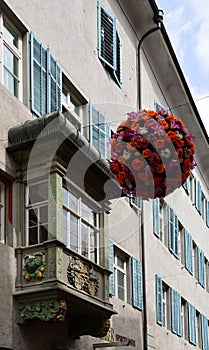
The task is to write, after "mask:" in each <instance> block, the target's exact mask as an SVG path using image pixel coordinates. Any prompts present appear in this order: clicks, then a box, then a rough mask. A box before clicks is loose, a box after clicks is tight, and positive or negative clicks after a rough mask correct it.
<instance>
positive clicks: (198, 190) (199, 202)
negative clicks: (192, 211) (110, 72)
mask: <svg viewBox="0 0 209 350" xmlns="http://www.w3.org/2000/svg"><path fill="white" fill-rule="evenodd" d="M195 207H196V209H197V210H198V211H199V213H200V214H202V190H201V185H200V181H198V180H197V179H195Z"/></svg>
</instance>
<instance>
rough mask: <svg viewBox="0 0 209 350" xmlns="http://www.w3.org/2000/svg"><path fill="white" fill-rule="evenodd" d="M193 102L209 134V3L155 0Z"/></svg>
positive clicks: (201, 0)
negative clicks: (162, 13)
mask: <svg viewBox="0 0 209 350" xmlns="http://www.w3.org/2000/svg"><path fill="white" fill-rule="evenodd" d="M156 3H157V5H158V8H159V9H162V10H163V12H164V20H163V22H164V26H165V28H166V31H167V33H168V36H169V38H170V41H171V44H172V46H173V49H174V51H175V53H176V56H177V59H178V61H179V64H180V66H181V69H182V71H183V73H184V76H185V78H186V81H187V84H188V86H189V89H190V91H191V93H192V96H193V99H194V102H195V104H196V106H197V108H198V111H199V114H200V116H201V119H202V121H203V123H204V125H205V128H206V130H207V133H208V135H209V19H208V17H209V1H208V0H156Z"/></svg>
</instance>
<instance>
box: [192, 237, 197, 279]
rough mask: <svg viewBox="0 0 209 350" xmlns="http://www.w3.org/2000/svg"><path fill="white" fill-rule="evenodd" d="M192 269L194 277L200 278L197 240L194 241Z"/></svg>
mask: <svg viewBox="0 0 209 350" xmlns="http://www.w3.org/2000/svg"><path fill="white" fill-rule="evenodd" d="M192 271H193V273H194V277H195V278H196V279H198V260H197V246H196V244H195V242H194V241H193V242H192Z"/></svg>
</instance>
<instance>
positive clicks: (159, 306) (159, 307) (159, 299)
mask: <svg viewBox="0 0 209 350" xmlns="http://www.w3.org/2000/svg"><path fill="white" fill-rule="evenodd" d="M155 288H156V321H157V323H158V324H159V325H160V326H162V325H163V283H162V279H161V277H160V276H158V275H156V276H155Z"/></svg>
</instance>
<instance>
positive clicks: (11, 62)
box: [4, 45, 18, 77]
mask: <svg viewBox="0 0 209 350" xmlns="http://www.w3.org/2000/svg"><path fill="white" fill-rule="evenodd" d="M4 66H5V67H6V68H7V69H8V70H9V71H10V72H11V73H13V74H14V75H15V76H16V77H18V59H17V57H16V56H15V55H14V54H13V53H12V52H11V51H10V50H9V49H8V47H7V46H5V45H4Z"/></svg>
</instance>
